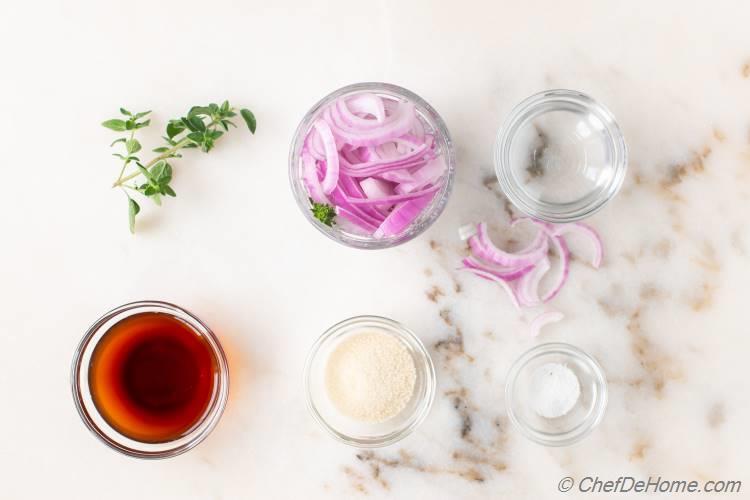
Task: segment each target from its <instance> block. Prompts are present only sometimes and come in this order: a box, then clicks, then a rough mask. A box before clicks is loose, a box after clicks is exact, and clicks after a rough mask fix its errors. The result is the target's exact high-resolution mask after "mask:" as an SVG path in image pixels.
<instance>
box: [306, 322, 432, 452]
mask: <svg viewBox="0 0 750 500" xmlns="http://www.w3.org/2000/svg"><path fill="white" fill-rule="evenodd" d="M304 383H305V389H306V393H307V406H308V408H309V410H310V413H311V414H312V416H313V418H314V419H315V420H316V421H317V422H318V423H319V424H320V425H321V426H322V427H323V428H324V429H325V430H326V431H327V432H328V433H329V434H331V435H332V436H333V437H335V438H336V439H338V440H339V441H341V442H343V443H346V444H348V445H350V446H355V447H357V448H378V447H382V446H387V445H390V444H393V443H395V442H397V441H399V440H401V439H403V438H404V437H406V436H407V435H409V434H410V433H411V432H412V431H413V430H414V429H416V428H417V427H418V426H419V425H420V424H421V423H422V422H423V421H424V419H425V418H426V417H427V415H428V414H429V412H430V409H431V407H432V402H433V400H434V399H435V386H436V377H435V367H434V366H433V363H432V359H431V358H430V355H429V353H428V352H427V349H425V347H424V344H422V342H421V341H420V340H419V338H418V337H417V336H416V335H415V334H414V333H413V332H412V331H411V330H409V329H407V328H406V327H404V326H403V325H401V324H400V323H398V322H396V321H393V320H390V319H387V318H382V317H379V316H357V317H354V318H349V319H347V320H344V321H342V322H340V323H337V324H336V325H334V326H332V327H331V328H329V329H328V330H326V331H325V332H324V333H323V335H321V336H320V338H319V339H318V340H317V341H316V342H315V344H313V346H312V349H311V350H310V354H309V355H308V357H307V362H306V363H305V381H304Z"/></svg>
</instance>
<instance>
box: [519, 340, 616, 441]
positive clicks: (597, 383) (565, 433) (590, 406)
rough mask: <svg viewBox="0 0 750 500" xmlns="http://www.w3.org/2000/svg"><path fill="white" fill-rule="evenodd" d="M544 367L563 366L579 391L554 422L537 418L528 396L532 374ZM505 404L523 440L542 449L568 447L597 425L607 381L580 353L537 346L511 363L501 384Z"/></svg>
mask: <svg viewBox="0 0 750 500" xmlns="http://www.w3.org/2000/svg"><path fill="white" fill-rule="evenodd" d="M547 363H559V364H563V365H565V366H567V367H568V368H569V369H570V370H572V371H573V373H574V374H575V376H576V378H578V383H579V384H580V388H581V393H580V396H579V398H578V401H577V402H576V404H575V406H574V407H573V408H572V409H571V410H570V411H569V412H568V413H566V414H565V415H563V416H561V417H557V418H544V417H542V416H540V415H538V414H537V413H536V412H535V411H534V409H533V405H532V395H531V394H529V388H530V384H531V377H532V375H533V374H534V371H535V370H536V369H537V368H539V367H541V366H542V365H545V364H547ZM505 404H506V406H507V409H508V417H509V418H510V420H511V422H513V424H514V425H515V426H516V427H517V428H518V429H519V430H520V431H521V433H522V434H523V435H524V436H526V437H527V438H529V439H531V440H532V441H535V442H537V443H539V444H543V445H545V446H568V445H571V444H573V443H576V442H578V441H580V440H581V439H583V438H584V437H585V436H587V435H588V434H589V433H590V432H591V431H592V430H593V429H594V428H595V427H596V426H597V425H599V422H601V420H602V418H603V417H604V411H605V409H606V407H607V381H606V379H605V376H604V371H603V370H602V367H601V366H600V365H599V363H597V362H596V360H595V359H594V358H592V357H591V356H589V355H588V354H586V353H585V352H583V351H581V350H580V349H578V348H576V347H573V346H572V345H569V344H563V343H549V344H541V345H538V346H536V347H534V348H532V349H529V350H528V351H526V352H525V353H524V354H523V355H522V356H521V357H520V358H518V360H516V362H515V363H513V366H512V367H511V368H510V371H509V372H508V379H507V382H506V384H505Z"/></svg>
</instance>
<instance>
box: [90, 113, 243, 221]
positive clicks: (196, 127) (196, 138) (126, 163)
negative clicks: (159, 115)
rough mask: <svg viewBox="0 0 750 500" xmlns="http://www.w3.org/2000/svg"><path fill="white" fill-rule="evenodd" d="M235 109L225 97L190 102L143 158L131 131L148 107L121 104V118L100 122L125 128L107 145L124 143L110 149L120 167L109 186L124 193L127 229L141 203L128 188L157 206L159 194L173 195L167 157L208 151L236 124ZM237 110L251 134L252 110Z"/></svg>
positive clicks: (147, 121)
mask: <svg viewBox="0 0 750 500" xmlns="http://www.w3.org/2000/svg"><path fill="white" fill-rule="evenodd" d="M236 111H238V110H236V109H235V108H233V107H231V106H230V105H229V102H228V101H224V103H223V104H222V105H221V106H219V105H217V104H214V103H211V104H209V105H208V106H193V107H192V108H190V111H188V113H187V115H186V116H183V117H181V118H179V119H175V120H169V122H168V123H167V129H166V134H167V135H166V136H163V139H164V141H165V142H166V144H165V145H164V146H160V147H158V148H155V149H153V152H154V153H158V154H157V155H156V156H155V157H153V158H152V159H150V160H149V161H145V162H144V161H141V159H140V157H139V156H136V153H138V152H139V151H141V150H142V149H143V147H142V145H141V143H140V142H139V141H138V139H136V138H135V133H136V131H137V130H139V129H142V128H144V127H147V126H148V125H149V124H150V123H151V120H150V119H144V118H145V117H146V116H147V115H148V114H149V113H151V111H143V112H140V113H131V112H130V111H128V110H127V109H125V108H120V113H121V114H122V116H123V117H122V118H113V119H111V120H107V121H105V122H103V123H102V125H103V126H105V127H107V128H108V129H111V130H115V131H117V132H129V134H127V135H126V136H124V137H120V138H118V139H116V140H115V141H114V142H113V143H112V144H111V146H115V145H117V144H120V143H121V144H122V145H123V147H124V154H121V153H113V155H114V156H116V157H117V158H119V159H120V160H122V167H121V168H120V175H119V176H118V177H117V180H115V182H114V183H113V184H112V187H115V188H120V189H122V191H123V192H124V193H125V196H127V199H128V221H129V225H130V232H131V233H135V218H136V215H138V213H139V212H140V211H141V207H140V205H139V204H138V202H136V201H135V200H134V199H133V198H132V197H131V196H130V194H129V193H128V191H131V192H133V193H138V194H140V195H142V196H145V197H147V198H150V199H151V200H152V201H153V202H154V203H156V204H157V205H159V206H161V202H162V196H172V197H174V196H177V194H176V193H175V192H174V189H172V186H170V182H171V181H172V165H171V163H170V162H169V161H168V160H171V159H173V158H181V157H182V155H181V154H180V153H179V151H180V150H182V149H189V148H200V149H201V151H203V152H205V153H208V152H209V151H211V150H212V149H213V148H214V145H215V143H216V141H217V140H218V139H219V138H220V137H221V136H222V135H224V132H227V131H228V130H229V127H236V126H237V125H235V124H234V123H233V122H232V121H231V120H230V118H233V117H235V116H237V113H236ZM239 114H240V116H241V117H242V119H243V120H244V121H245V124H246V125H247V128H248V129H250V132H251V133H253V134H254V133H255V128H256V122H255V116H254V115H253V113H252V112H251V111H250V110H249V109H240V110H239ZM222 129H223V130H222Z"/></svg>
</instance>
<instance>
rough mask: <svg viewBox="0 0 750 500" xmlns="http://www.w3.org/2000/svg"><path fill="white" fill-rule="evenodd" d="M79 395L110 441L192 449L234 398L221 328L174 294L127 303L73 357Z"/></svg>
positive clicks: (141, 453)
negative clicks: (169, 299)
mask: <svg viewBox="0 0 750 500" xmlns="http://www.w3.org/2000/svg"><path fill="white" fill-rule="evenodd" d="M71 383H72V389H73V399H74V401H75V404H76V408H77V409H78V413H79V414H80V415H81V418H82V419H83V422H84V423H85V424H86V426H87V427H88V428H89V430H91V432H93V433H94V435H96V436H97V437H98V438H99V439H101V440H102V441H103V442H104V443H106V444H107V445H109V446H110V447H111V448H114V449H115V450H117V451H119V452H121V453H124V454H126V455H130V456H134V457H138V458H167V457H173V456H176V455H179V454H181V453H184V452H186V451H188V450H190V449H191V448H193V447H194V446H196V445H197V444H198V443H200V442H201V441H203V439H205V438H206V436H207V435H208V434H209V433H210V432H211V430H213V428H214V427H215V426H216V424H217V423H218V421H219V418H220V417H221V414H222V412H223V411H224V407H225V406H226V402H227V396H228V392H229V369H228V366H227V361H226V357H225V355H224V351H223V350H222V348H221V345H220V344H219V341H218V339H217V338H216V336H215V335H214V334H213V332H211V330H210V329H209V328H208V327H207V326H206V325H205V324H203V322H201V321H200V320H199V319H198V318H197V317H195V316H194V315H193V314H191V313H190V312H188V311H186V310H184V309H182V308H180V307H178V306H175V305H173V304H168V303H166V302H158V301H143V302H134V303H131V304H125V305H123V306H120V307H118V308H116V309H114V310H112V311H110V312H108V313H107V314H105V315H104V316H102V317H101V318H99V319H98V320H97V321H96V322H95V323H94V324H93V325H92V326H91V328H89V329H88V331H87V332H86V334H85V335H84V337H83V339H82V340H81V343H80V344H79V346H78V349H76V352H75V356H74V358H73V366H72V374H71Z"/></svg>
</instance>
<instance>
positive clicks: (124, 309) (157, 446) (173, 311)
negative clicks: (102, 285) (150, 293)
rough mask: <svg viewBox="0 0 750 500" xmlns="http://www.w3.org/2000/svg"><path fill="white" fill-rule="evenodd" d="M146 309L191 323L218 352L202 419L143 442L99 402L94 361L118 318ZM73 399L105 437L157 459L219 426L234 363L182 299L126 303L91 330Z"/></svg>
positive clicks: (78, 362) (81, 350)
mask: <svg viewBox="0 0 750 500" xmlns="http://www.w3.org/2000/svg"><path fill="white" fill-rule="evenodd" d="M142 313H157V314H164V315H166V316H168V317H170V318H173V319H176V320H178V321H179V322H181V323H182V324H183V325H184V326H187V327H189V329H190V330H192V332H193V333H195V335H197V336H199V337H200V338H201V339H202V340H203V341H205V344H206V345H207V346H208V350H209V351H210V353H211V355H212V356H213V361H214V362H215V363H214V367H215V368H214V379H213V385H212V389H211V395H210V399H209V400H208V404H207V406H206V408H205V410H204V411H203V413H202V415H201V417H200V419H199V420H198V421H197V422H196V423H195V424H194V425H192V427H191V428H190V430H189V431H187V432H186V433H185V434H184V435H181V436H179V437H177V438H176V439H172V440H169V441H166V442H142V441H139V440H137V439H133V438H131V437H128V436H126V435H124V434H122V433H121V432H119V431H118V430H117V429H115V428H114V427H113V425H111V424H110V422H108V421H107V419H106V418H105V417H104V415H103V413H102V411H100V409H99V408H97V405H96V402H95V399H94V396H93V394H92V388H91V381H90V373H89V372H90V366H91V362H92V356H93V355H94V353H95V350H96V347H97V345H98V344H99V342H100V341H101V340H102V338H103V337H104V336H105V335H106V334H107V332H108V331H110V329H111V328H113V327H114V326H115V325H117V324H118V323H120V322H122V321H123V320H125V319H127V318H131V317H133V316H135V315H138V314H142ZM71 387H72V391H73V400H74V402H75V405H76V409H77V410H78V413H79V415H80V416H81V419H82V420H83V423H84V424H85V425H86V427H88V429H89V430H90V431H91V432H92V433H93V434H94V435H95V436H96V437H97V438H99V439H100V440H101V441H102V442H104V443H105V444H106V445H108V446H109V447H110V448H112V449H114V450H117V451H119V452H120V453H123V454H125V455H129V456H132V457H137V458H146V459H155V458H168V457H174V456H176V455H180V454H182V453H185V452H186V451H188V450H190V449H192V448H193V447H195V446H196V445H198V443H200V442H201V441H203V440H204V439H205V438H206V436H208V434H209V433H210V432H211V431H212V430H213V428H214V427H215V426H216V424H217V423H218V421H219V418H220V417H221V415H222V413H223V411H224V407H225V406H226V403H227V398H228V395H229V368H228V366H227V360H226V357H225V355H224V351H223V350H222V348H221V345H220V344H219V340H218V339H217V338H216V336H215V335H214V334H213V332H212V331H211V330H210V329H209V328H208V327H207V326H206V325H205V324H204V323H203V322H202V321H201V320H199V319H198V318H197V317H195V316H194V315H193V314H191V313H190V312H188V311H186V310H185V309H182V308H180V307H178V306H176V305H173V304H169V303H166V302H159V301H140V302H133V303H130V304H125V305H122V306H120V307H117V308H115V309H113V310H112V311H109V312H108V313H106V314H105V315H104V316H102V317H101V318H99V319H98V320H97V321H96V322H95V323H94V324H93V325H92V326H91V327H90V328H89V329H88V330H87V331H86V333H85V335H84V336H83V339H82V340H81V342H80V344H79V345H78V348H77V349H76V351H75V355H74V357H73V363H72V369H71Z"/></svg>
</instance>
